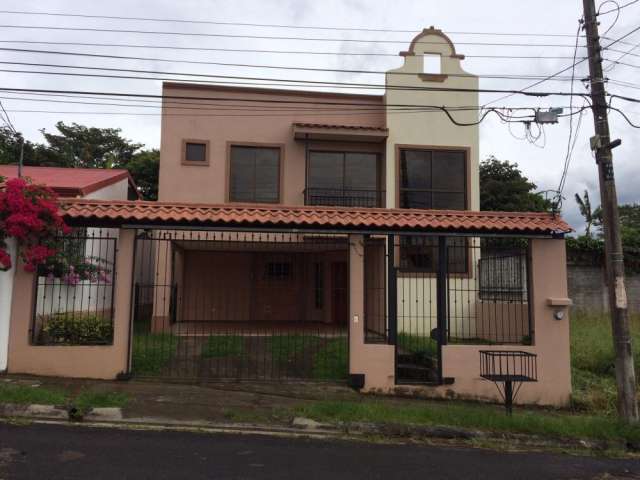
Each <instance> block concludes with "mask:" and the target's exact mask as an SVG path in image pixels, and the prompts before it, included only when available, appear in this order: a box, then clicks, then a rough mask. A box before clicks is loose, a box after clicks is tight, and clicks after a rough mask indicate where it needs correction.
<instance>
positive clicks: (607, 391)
mask: <svg viewBox="0 0 640 480" xmlns="http://www.w3.org/2000/svg"><path fill="white" fill-rule="evenodd" d="M631 333H632V339H633V345H634V347H635V352H634V353H635V370H636V375H637V376H638V377H639V378H640V352H639V351H638V347H639V346H640V317H639V316H633V317H632V319H631ZM571 369H572V377H573V405H574V407H575V408H576V409H578V410H581V411H586V412H589V413H594V414H599V415H615V413H616V386H615V368H614V352H613V341H612V338H611V323H610V320H609V316H608V315H604V314H588V313H585V312H581V311H575V312H573V313H572V316H571Z"/></svg>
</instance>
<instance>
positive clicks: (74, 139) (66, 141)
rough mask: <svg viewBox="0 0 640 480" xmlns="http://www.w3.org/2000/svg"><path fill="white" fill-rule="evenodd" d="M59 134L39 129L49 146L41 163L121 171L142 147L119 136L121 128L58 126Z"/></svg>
mask: <svg viewBox="0 0 640 480" xmlns="http://www.w3.org/2000/svg"><path fill="white" fill-rule="evenodd" d="M56 129H57V130H58V133H49V132H47V131H46V130H45V129H44V128H43V129H42V130H40V131H41V132H42V135H44V138H45V139H46V141H47V143H48V146H47V149H46V150H47V151H46V159H43V161H42V163H46V164H49V165H52V164H55V165H56V166H59V167H80V168H122V167H124V166H125V165H126V164H127V163H128V162H129V161H130V160H131V159H132V158H133V155H134V154H135V153H136V152H137V151H138V150H140V148H142V147H143V144H141V143H132V142H131V141H130V140H127V139H125V138H123V137H122V136H121V135H120V132H121V130H120V129H119V128H95V127H86V126H84V125H78V124H77V123H72V124H71V125H66V124H65V123H64V122H58V123H56Z"/></svg>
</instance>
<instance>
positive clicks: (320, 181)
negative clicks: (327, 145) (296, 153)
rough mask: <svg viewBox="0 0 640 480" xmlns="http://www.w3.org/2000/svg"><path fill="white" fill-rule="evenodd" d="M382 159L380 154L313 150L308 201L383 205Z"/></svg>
mask: <svg viewBox="0 0 640 480" xmlns="http://www.w3.org/2000/svg"><path fill="white" fill-rule="evenodd" d="M378 158H379V157H378V154H376V153H366V152H364V153H361V152H322V151H311V152H310V153H309V165H308V174H307V192H306V202H307V204H310V205H337V206H346V207H376V206H380V191H379V178H378V171H379V168H378V163H379V162H378Z"/></svg>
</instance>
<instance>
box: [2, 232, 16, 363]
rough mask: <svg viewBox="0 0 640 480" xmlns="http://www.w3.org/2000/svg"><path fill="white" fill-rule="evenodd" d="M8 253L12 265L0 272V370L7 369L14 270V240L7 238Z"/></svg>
mask: <svg viewBox="0 0 640 480" xmlns="http://www.w3.org/2000/svg"><path fill="white" fill-rule="evenodd" d="M7 247H8V253H9V256H10V257H11V265H12V267H11V268H10V269H9V270H7V271H6V272H0V372H4V371H5V370H6V369H7V354H8V351H9V319H10V318H11V298H12V295H13V277H14V274H15V271H16V267H15V265H16V242H15V240H14V239H13V238H9V239H7Z"/></svg>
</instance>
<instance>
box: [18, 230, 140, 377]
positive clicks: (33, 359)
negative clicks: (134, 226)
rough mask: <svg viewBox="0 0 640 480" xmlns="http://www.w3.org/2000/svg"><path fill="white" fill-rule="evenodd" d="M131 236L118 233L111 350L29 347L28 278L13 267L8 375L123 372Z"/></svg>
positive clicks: (32, 290) (126, 232)
mask: <svg viewBox="0 0 640 480" xmlns="http://www.w3.org/2000/svg"><path fill="white" fill-rule="evenodd" d="M134 236H135V231H134V230H120V235H119V239H118V250H117V256H116V272H117V278H116V283H115V285H114V289H115V291H114V312H113V325H114V335H113V337H114V338H113V345H105V346H38V345H31V342H30V333H29V329H30V327H31V321H32V314H33V303H34V295H35V288H34V287H35V282H34V280H35V279H34V274H31V273H28V272H25V271H24V269H23V268H22V265H18V269H17V271H16V278H15V288H14V293H13V302H12V311H11V329H10V337H9V362H8V363H9V365H8V372H9V373H28V374H33V375H52V376H60V377H79V378H101V379H113V378H115V377H116V375H117V374H118V373H120V372H125V371H127V366H128V362H129V360H128V352H127V348H128V345H129V325H130V322H129V319H130V313H131V290H132V287H133V285H132V275H133V245H134Z"/></svg>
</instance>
